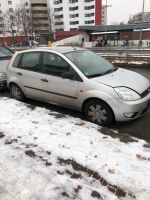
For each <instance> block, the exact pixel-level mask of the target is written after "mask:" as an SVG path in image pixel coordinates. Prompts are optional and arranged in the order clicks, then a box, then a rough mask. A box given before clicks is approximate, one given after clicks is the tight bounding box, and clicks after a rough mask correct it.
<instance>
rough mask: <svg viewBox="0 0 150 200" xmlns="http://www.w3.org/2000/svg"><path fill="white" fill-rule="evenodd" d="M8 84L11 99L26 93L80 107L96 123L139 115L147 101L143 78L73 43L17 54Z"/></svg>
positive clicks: (149, 98)
mask: <svg viewBox="0 0 150 200" xmlns="http://www.w3.org/2000/svg"><path fill="white" fill-rule="evenodd" d="M7 84H8V87H9V90H10V93H11V96H12V98H14V99H17V100H21V101H22V100H23V99H24V98H25V97H29V98H33V99H37V100H41V101H45V102H51V103H55V104H58V105H61V106H64V107H69V108H72V109H75V110H79V111H82V112H84V113H85V116H86V118H87V119H88V120H89V121H92V122H94V123H97V124H99V125H108V124H110V123H111V122H113V121H114V120H116V121H127V120H132V119H135V118H138V117H140V116H142V115H143V114H144V113H145V112H146V111H147V110H148V107H149V101H150V82H149V81H148V80H147V79H146V78H144V77H143V76H141V75H139V74H137V73H135V72H131V71H128V70H125V69H120V68H116V67H114V66H113V65H112V64H110V63H109V62H107V61H106V60H104V59H103V58H101V57H100V56H98V55H96V54H95V53H93V52H91V51H89V50H86V49H82V48H77V47H55V48H38V49H32V50H26V51H21V52H17V53H15V55H14V56H13V58H12V60H11V62H10V64H9V66H8V71H7Z"/></svg>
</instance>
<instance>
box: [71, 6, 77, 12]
mask: <svg viewBox="0 0 150 200" xmlns="http://www.w3.org/2000/svg"><path fill="white" fill-rule="evenodd" d="M69 10H70V11H74V10H78V6H76V7H70V8H69Z"/></svg>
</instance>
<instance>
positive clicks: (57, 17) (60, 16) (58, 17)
mask: <svg viewBox="0 0 150 200" xmlns="http://www.w3.org/2000/svg"><path fill="white" fill-rule="evenodd" d="M60 18H63V15H55V19H60Z"/></svg>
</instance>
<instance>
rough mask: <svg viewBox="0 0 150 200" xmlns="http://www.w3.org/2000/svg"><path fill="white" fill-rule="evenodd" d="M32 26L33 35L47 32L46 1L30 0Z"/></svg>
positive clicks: (47, 13)
mask: <svg viewBox="0 0 150 200" xmlns="http://www.w3.org/2000/svg"><path fill="white" fill-rule="evenodd" d="M30 3H31V11H32V19H33V21H32V25H33V29H34V32H35V34H42V33H48V32H49V9H48V6H49V4H48V3H47V0H31V2H30Z"/></svg>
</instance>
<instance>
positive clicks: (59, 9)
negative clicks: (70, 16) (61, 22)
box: [54, 7, 63, 12]
mask: <svg viewBox="0 0 150 200" xmlns="http://www.w3.org/2000/svg"><path fill="white" fill-rule="evenodd" d="M62 10H63V7H60V8H54V11H55V12H59V11H62Z"/></svg>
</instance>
